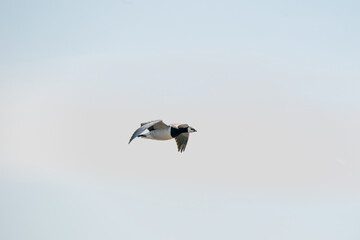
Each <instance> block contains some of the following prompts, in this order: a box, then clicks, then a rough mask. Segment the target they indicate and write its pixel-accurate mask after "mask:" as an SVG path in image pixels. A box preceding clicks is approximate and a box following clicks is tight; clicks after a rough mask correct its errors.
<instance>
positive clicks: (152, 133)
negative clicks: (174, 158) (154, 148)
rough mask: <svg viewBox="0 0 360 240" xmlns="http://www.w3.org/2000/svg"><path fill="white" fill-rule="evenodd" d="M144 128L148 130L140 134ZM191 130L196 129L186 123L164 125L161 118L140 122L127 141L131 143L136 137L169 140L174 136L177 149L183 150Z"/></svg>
mask: <svg viewBox="0 0 360 240" xmlns="http://www.w3.org/2000/svg"><path fill="white" fill-rule="evenodd" d="M146 129H147V130H149V131H148V132H147V133H145V134H141V133H142V132H144V131H145V130H146ZM191 132H196V130H195V129H194V128H192V127H190V126H189V125H187V124H180V125H175V124H172V125H166V124H165V123H164V122H163V121H162V120H155V121H150V122H145V123H141V127H140V128H138V129H137V130H136V131H135V132H134V134H133V135H132V136H131V138H130V141H129V143H131V141H132V140H134V139H135V138H136V137H142V138H147V139H153V140H169V139H172V138H175V141H176V143H177V146H178V151H179V152H183V151H184V150H185V147H186V144H187V141H188V139H189V133H191Z"/></svg>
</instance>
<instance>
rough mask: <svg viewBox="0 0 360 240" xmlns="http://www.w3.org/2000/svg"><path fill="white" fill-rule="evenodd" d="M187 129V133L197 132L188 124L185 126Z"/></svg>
mask: <svg viewBox="0 0 360 240" xmlns="http://www.w3.org/2000/svg"><path fill="white" fill-rule="evenodd" d="M187 130H188V133H193V132H197V131H196V130H195V128H192V127H190V126H189V127H188V128H187Z"/></svg>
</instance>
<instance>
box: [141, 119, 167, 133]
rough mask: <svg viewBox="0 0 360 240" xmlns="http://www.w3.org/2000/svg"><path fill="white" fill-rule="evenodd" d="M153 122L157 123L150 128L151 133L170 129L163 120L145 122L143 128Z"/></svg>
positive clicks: (142, 124)
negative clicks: (155, 130)
mask: <svg viewBox="0 0 360 240" xmlns="http://www.w3.org/2000/svg"><path fill="white" fill-rule="evenodd" d="M151 122H157V123H155V124H154V125H152V126H151V127H149V128H148V129H149V131H151V130H154V129H160V128H167V127H169V126H168V125H166V124H165V123H164V122H163V121H162V120H154V121H150V122H145V123H141V126H144V125H146V124H148V123H151Z"/></svg>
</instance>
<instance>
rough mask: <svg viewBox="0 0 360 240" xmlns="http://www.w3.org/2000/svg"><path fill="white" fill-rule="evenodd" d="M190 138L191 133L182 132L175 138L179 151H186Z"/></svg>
mask: <svg viewBox="0 0 360 240" xmlns="http://www.w3.org/2000/svg"><path fill="white" fill-rule="evenodd" d="M188 140H189V133H181V134H180V135H179V136H177V137H176V138H175V141H176V144H177V147H178V152H183V151H185V148H186V144H187V142H188Z"/></svg>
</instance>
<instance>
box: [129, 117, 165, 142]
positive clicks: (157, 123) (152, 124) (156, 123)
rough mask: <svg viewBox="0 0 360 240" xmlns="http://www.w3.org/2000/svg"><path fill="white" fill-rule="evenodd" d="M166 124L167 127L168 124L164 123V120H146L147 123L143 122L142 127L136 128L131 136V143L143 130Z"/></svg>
mask: <svg viewBox="0 0 360 240" xmlns="http://www.w3.org/2000/svg"><path fill="white" fill-rule="evenodd" d="M163 125H165V126H166V127H167V125H166V124H165V123H163V121H162V120H155V121H150V122H146V123H142V124H141V127H139V128H138V129H136V131H135V132H134V133H133V135H132V136H131V138H130V141H129V143H131V141H132V140H134V138H136V137H137V136H139V135H140V134H141V133H142V132H143V131H145V130H146V129H148V128H152V127H155V126H156V127H157V128H161V126H163Z"/></svg>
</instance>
